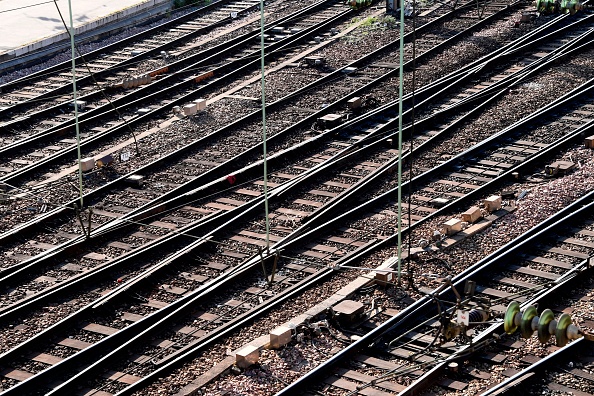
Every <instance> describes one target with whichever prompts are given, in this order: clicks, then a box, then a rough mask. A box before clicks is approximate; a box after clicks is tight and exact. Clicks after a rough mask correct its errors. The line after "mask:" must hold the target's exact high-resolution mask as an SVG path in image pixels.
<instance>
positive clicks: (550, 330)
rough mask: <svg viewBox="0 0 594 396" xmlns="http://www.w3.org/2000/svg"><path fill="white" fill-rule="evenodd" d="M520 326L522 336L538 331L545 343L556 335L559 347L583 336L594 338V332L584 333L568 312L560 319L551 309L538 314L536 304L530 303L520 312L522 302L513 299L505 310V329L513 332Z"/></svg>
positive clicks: (588, 338)
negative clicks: (555, 316)
mask: <svg viewBox="0 0 594 396" xmlns="http://www.w3.org/2000/svg"><path fill="white" fill-rule="evenodd" d="M518 328H519V329H520V333H521V335H522V337H523V338H526V339H528V338H530V337H531V336H532V334H534V332H535V331H536V332H537V335H538V341H540V342H541V343H543V344H544V343H546V342H547V341H548V340H549V339H550V338H551V336H553V335H554V336H555V339H556V344H557V346H559V347H562V346H565V345H567V343H568V342H569V341H571V340H577V339H578V338H581V337H584V338H586V339H587V340H590V341H593V340H594V335H593V334H587V333H584V332H583V331H582V329H580V328H579V327H578V326H576V325H574V324H573V323H572V319H571V316H569V315H568V314H566V313H564V314H561V316H560V317H559V319H557V320H555V318H554V314H553V311H551V310H550V309H545V310H544V311H542V312H541V314H540V316H538V315H537V311H536V307H535V306H534V305H529V306H527V307H526V309H524V312H520V304H519V303H518V302H517V301H512V302H510V303H509V305H508V306H507V309H506V311H505V317H504V319H503V329H504V330H505V332H506V333H507V334H513V333H514V332H516V330H518Z"/></svg>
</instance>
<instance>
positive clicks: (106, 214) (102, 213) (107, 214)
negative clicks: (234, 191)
mask: <svg viewBox="0 0 594 396" xmlns="http://www.w3.org/2000/svg"><path fill="white" fill-rule="evenodd" d="M343 137H344V136H343ZM206 162H207V161H201V162H200V164H205V165H207V164H206ZM191 163H192V165H194V167H195V165H197V164H198V163H197V162H196V161H194V160H191ZM213 164H215V163H214V162H213ZM230 166H233V165H230V164H229V163H227V164H223V166H222V167H224V168H229V167H230ZM146 172H147V170H146V169H145V170H142V169H141V170H139V171H138V173H142V174H145V175H146ZM188 172H190V171H189V169H187V166H184V168H183V169H182V170H179V171H178V172H177V173H179V174H187V173H188ZM178 176H179V175H178ZM167 179H168V180H170V179H171V176H169V177H166V180H167ZM203 180H204V179H199V180H196V181H195V182H194V183H187V185H186V186H185V191H188V190H189V189H191V186H192V185H194V186H196V185H200V183H199V182H203ZM207 180H208V179H207ZM157 184H158V182H157ZM169 184H170V183H169ZM120 185H121V187H120V188H124V191H123V193H125V194H126V195H127V201H128V202H133V200H134V198H131V197H130V196H129V195H130V194H131V193H134V190H131V189H130V188H129V187H128V186H127V185H126V184H125V183H122V180H120ZM113 186H114V184H113V183H112V184H111V185H108V186H107V187H111V188H112V189H113ZM180 190H181V191H180ZM173 191H174V193H177V194H179V193H181V192H183V191H184V190H182V189H180V188H178V189H176V190H173ZM137 193H139V194H140V197H139V198H138V200H139V201H140V202H141V203H142V201H143V194H145V193H143V192H137ZM93 195H97V192H95V193H94V194H90V196H88V197H87V199H93ZM104 201H107V202H109V201H117V199H116V200H113V199H107V198H105V199H104ZM99 206H100V207H101V205H99ZM111 206H113V205H111ZM126 206H129V205H126ZM145 206H148V205H145ZM100 209H101V208H100ZM122 210H123V211H124V212H129V211H130V209H128V208H125V207H116V210H115V212H119V211H122ZM62 212H63V210H62ZM58 214H60V211H58ZM96 214H97V215H98V216H95V217H94V219H93V222H94V223H95V225H93V227H92V228H96V225H97V224H101V221H100V219H101V216H103V217H104V218H107V219H108V220H109V219H110V218H114V217H117V213H114V212H113V211H111V212H109V211H104V210H97V212H96ZM52 217H55V215H54V216H48V217H47V218H48V219H51V218H52ZM71 222H72V220H71ZM74 222H76V219H75V218H74ZM38 224H39V223H38V222H37V223H32V225H33V226H35V227H38ZM50 227H52V228H55V227H54V226H50ZM17 233H18V234H19V235H20V236H22V235H24V234H25V233H26V229H24V228H16V229H14V230H13V231H12V235H15V234H17ZM74 236H76V235H74ZM8 240H9V239H8ZM5 241H7V239H5ZM36 242H37V243H36ZM36 242H33V244H34V245H38V246H39V247H42V246H44V244H47V242H44V241H43V240H39V239H37V241H36ZM6 246H7V247H8V246H9V245H6ZM49 247H50V248H53V246H49ZM14 257H15V258H17V259H18V258H22V259H25V261H27V260H28V258H27V257H26V256H22V255H20V256H19V255H18V254H15V255H14ZM19 266H20V265H19ZM15 267H18V266H15Z"/></svg>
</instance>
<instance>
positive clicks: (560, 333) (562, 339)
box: [555, 313, 571, 347]
mask: <svg viewBox="0 0 594 396" xmlns="http://www.w3.org/2000/svg"><path fill="white" fill-rule="evenodd" d="M570 324H571V316H569V315H568V314H566V313H564V314H563V315H561V317H560V318H559V320H558V321H557V329H556V330H555V338H556V339H557V346H558V347H562V346H565V345H567V343H568V342H569V338H567V328H568V327H569V325H570Z"/></svg>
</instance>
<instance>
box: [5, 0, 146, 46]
mask: <svg viewBox="0 0 594 396" xmlns="http://www.w3.org/2000/svg"><path fill="white" fill-rule="evenodd" d="M146 1H147V0H71V2H72V14H73V20H74V25H75V27H76V26H81V25H84V24H86V23H89V22H92V21H94V20H96V19H100V18H102V17H105V16H108V15H110V14H113V13H116V12H118V11H121V10H123V9H126V8H128V7H131V6H134V5H137V4H141V3H145V2H146ZM57 4H58V7H59V9H60V11H61V12H62V16H63V17H64V20H65V21H66V24H67V25H68V26H70V14H69V11H68V0H57ZM65 31H66V30H65V29H64V25H63V24H62V20H61V19H60V14H59V13H58V10H57V9H56V5H55V4H54V2H53V0H0V53H3V52H7V51H10V50H13V49H16V48H20V47H23V46H25V45H27V44H30V43H33V42H37V41H40V40H42V39H43V38H46V37H51V36H54V35H56V34H60V33H64V32H65Z"/></svg>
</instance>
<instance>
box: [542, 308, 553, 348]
mask: <svg viewBox="0 0 594 396" xmlns="http://www.w3.org/2000/svg"><path fill="white" fill-rule="evenodd" d="M554 318H555V315H554V314H553V311H551V310H550V309H545V310H544V311H542V313H541V314H540V319H539V320H538V341H540V342H541V343H543V344H545V343H546V342H547V341H548V340H549V339H550V338H551V335H552V334H551V333H549V323H551V321H552V320H553V319H554Z"/></svg>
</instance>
